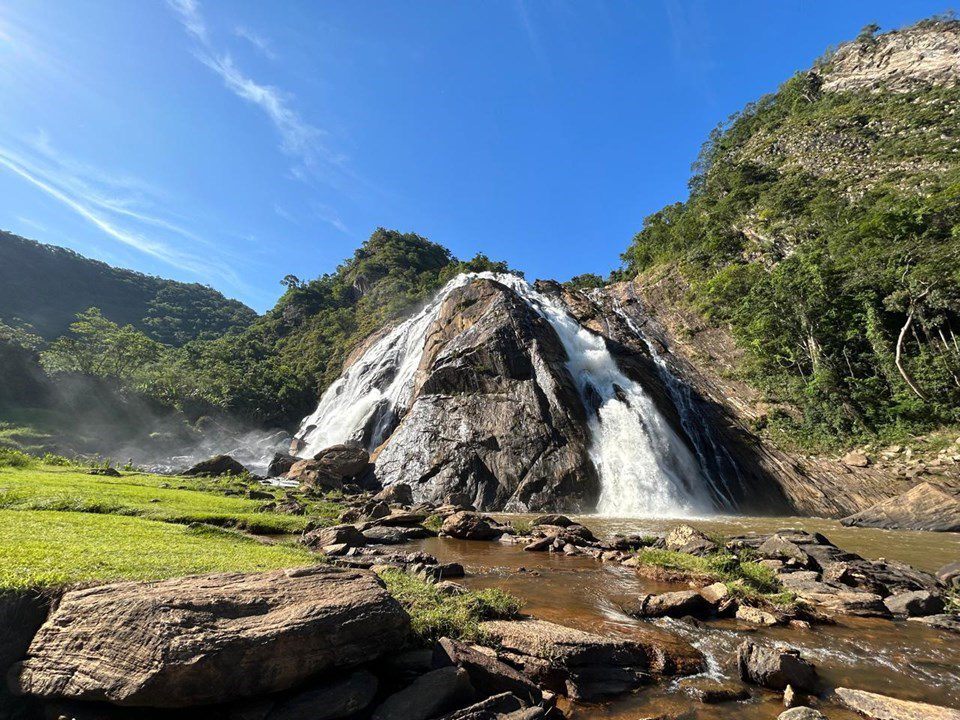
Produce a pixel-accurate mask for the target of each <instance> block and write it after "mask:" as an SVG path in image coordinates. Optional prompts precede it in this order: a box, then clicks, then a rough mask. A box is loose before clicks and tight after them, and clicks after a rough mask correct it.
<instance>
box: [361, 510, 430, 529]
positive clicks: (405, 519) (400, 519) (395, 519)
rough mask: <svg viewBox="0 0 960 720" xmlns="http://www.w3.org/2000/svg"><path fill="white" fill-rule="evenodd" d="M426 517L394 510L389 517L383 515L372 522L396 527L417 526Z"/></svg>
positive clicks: (421, 514) (406, 511) (420, 514)
mask: <svg viewBox="0 0 960 720" xmlns="http://www.w3.org/2000/svg"><path fill="white" fill-rule="evenodd" d="M426 519H427V516H426V515H425V514H423V513H416V512H410V511H408V510H394V511H393V512H391V513H390V514H389V515H384V516H383V517H382V518H378V519H377V520H375V521H374V522H376V524H377V525H387V526H397V525H401V526H403V525H419V524H420V523H422V522H423V521H424V520H426Z"/></svg>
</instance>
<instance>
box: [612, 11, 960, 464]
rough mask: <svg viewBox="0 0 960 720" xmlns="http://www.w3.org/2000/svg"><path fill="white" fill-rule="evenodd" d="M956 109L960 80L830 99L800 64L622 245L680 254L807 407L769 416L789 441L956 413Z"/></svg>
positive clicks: (630, 264) (694, 291)
mask: <svg viewBox="0 0 960 720" xmlns="http://www.w3.org/2000/svg"><path fill="white" fill-rule="evenodd" d="M875 30H876V29H875V28H870V27H869V26H868V28H866V29H865V32H866V33H867V35H869V38H868V37H866V36H864V38H862V40H861V41H863V42H867V41H870V38H872V37H873V33H874V32H875ZM958 103H960V89H957V88H929V89H923V90H916V91H913V92H902V93H893V92H886V91H880V92H831V93H824V92H822V90H821V82H820V77H819V76H818V75H817V74H816V73H799V74H797V75H796V76H794V77H793V78H791V79H790V80H788V81H787V82H786V83H784V85H783V86H782V87H781V88H780V90H779V91H778V92H777V93H775V94H773V95H771V96H767V97H764V98H762V99H760V100H759V101H758V102H756V103H754V104H751V105H749V106H748V107H747V108H745V109H744V111H743V112H741V113H739V114H738V115H736V116H734V117H733V118H732V119H731V121H730V122H729V123H727V124H725V125H723V126H721V127H720V128H718V129H717V130H716V131H714V132H713V133H712V134H711V136H710V137H709V139H708V140H707V142H706V143H705V145H704V148H703V150H702V151H701V155H700V158H699V160H698V162H697V164H696V165H695V166H694V172H695V174H694V177H693V178H692V180H691V182H690V187H691V195H690V198H689V199H688V200H687V201H686V202H684V203H676V204H674V205H670V206H668V207H666V208H664V209H663V210H661V211H660V212H658V213H655V214H653V215H651V216H650V217H648V218H647V219H646V220H645V222H644V227H643V229H642V230H641V231H640V232H639V233H638V234H637V235H636V237H635V238H634V239H633V242H632V243H631V244H630V246H629V247H628V248H627V250H626V252H625V253H624V254H623V261H624V269H623V270H622V271H621V272H620V274H619V276H620V277H633V276H635V275H636V274H638V273H641V272H643V271H645V270H647V269H648V268H652V267H654V266H657V265H661V264H665V263H671V264H675V265H678V266H680V268H681V269H682V270H683V272H684V274H685V275H686V277H687V279H688V280H689V284H690V291H689V296H688V298H687V300H688V302H689V303H690V304H691V305H692V306H693V307H694V308H695V309H697V310H699V311H700V312H701V313H702V314H703V315H704V316H706V317H707V318H708V319H709V320H711V321H712V322H714V323H717V324H723V325H726V326H728V327H729V328H730V330H731V332H732V334H733V336H734V338H735V339H736V341H737V343H738V345H739V346H740V347H741V348H743V350H744V351H745V357H746V360H745V363H744V365H743V367H742V369H741V373H742V376H743V377H744V379H746V380H748V381H749V382H751V383H752V384H754V385H755V386H756V387H758V388H760V389H761V390H762V391H764V392H765V394H766V396H767V400H768V401H769V402H770V403H772V404H775V405H776V404H782V405H783V406H792V407H794V408H797V409H798V410H799V412H784V413H778V412H773V413H771V416H770V418H769V432H770V433H771V434H773V435H774V436H775V437H778V438H781V439H782V440H783V441H784V442H787V443H790V444H798V445H803V446H806V447H810V448H814V449H819V448H823V447H827V446H832V445H844V444H849V443H851V442H856V441H859V440H862V439H866V438H871V437H877V436H883V437H891V436H896V435H897V434H898V433H899V434H904V433H907V432H922V431H926V430H928V429H930V428H931V427H935V426H937V425H941V424H948V423H955V422H957V421H958V420H960V337H958V333H960V155H958V145H957V141H958V137H960V136H958V134H957V124H956V122H957V121H956V116H955V108H956V106H957V104H958ZM837 138H840V139H839V140H837ZM794 144H796V145H798V146H799V147H802V148H804V149H803V150H797V151H792V150H791V149H790V148H791V147H792V146H793V145H794ZM835 148H842V150H837V149H835ZM850 148H853V150H850ZM910 318H912V320H911V321H910V323H908V319H910ZM905 326H908V327H907V328H906V330H904V328H905ZM901 332H903V336H904V337H903V343H902V347H901V356H902V362H901V365H902V369H901V368H898V366H897V363H896V362H895V356H896V347H897V342H898V338H899V337H900V335H901ZM911 383H912V384H913V385H915V387H916V390H915V389H913V388H911V386H910V385H911ZM921 395H922V397H921Z"/></svg>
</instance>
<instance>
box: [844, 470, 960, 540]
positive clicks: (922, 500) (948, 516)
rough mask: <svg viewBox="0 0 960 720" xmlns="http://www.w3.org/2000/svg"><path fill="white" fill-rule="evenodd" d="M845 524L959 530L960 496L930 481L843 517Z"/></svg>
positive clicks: (890, 528)
mask: <svg viewBox="0 0 960 720" xmlns="http://www.w3.org/2000/svg"><path fill="white" fill-rule="evenodd" d="M840 522H842V523H843V524H844V525H851V526H855V527H876V528H885V529H887V530H933V531H938V532H958V531H960V497H958V493H957V492H956V491H953V490H947V489H946V488H942V487H940V486H938V485H934V484H932V483H929V482H925V483H920V484H919V485H917V486H915V487H913V488H911V489H910V490H908V491H907V492H905V493H903V494H902V495H897V496H896V497H893V498H890V499H889V500H884V501H883V502H879V503H877V504H876V505H873V506H872V507H869V508H867V509H866V510H862V511H860V512H858V513H855V514H853V515H850V516H848V517H845V518H843V519H842V520H841V521H840Z"/></svg>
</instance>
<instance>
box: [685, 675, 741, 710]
mask: <svg viewBox="0 0 960 720" xmlns="http://www.w3.org/2000/svg"><path fill="white" fill-rule="evenodd" d="M681 687H682V688H683V689H684V690H686V691H687V692H688V693H689V694H690V695H692V696H693V697H695V698H696V699H697V700H699V701H700V702H702V703H704V704H705V705H715V704H716V703H723V702H737V701H740V700H746V699H748V698H749V697H750V691H749V690H747V689H746V688H745V687H744V686H743V685H740V684H736V683H731V682H721V681H719V680H712V679H710V678H693V679H691V680H686V681H683V682H682V683H681Z"/></svg>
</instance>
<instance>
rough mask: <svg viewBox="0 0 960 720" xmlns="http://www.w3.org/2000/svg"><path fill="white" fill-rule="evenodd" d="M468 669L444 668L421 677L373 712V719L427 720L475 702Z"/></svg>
mask: <svg viewBox="0 0 960 720" xmlns="http://www.w3.org/2000/svg"><path fill="white" fill-rule="evenodd" d="M475 695H476V693H475V692H474V689H473V687H472V686H471V685H470V678H469V675H468V674H467V671H466V670H463V669H462V668H459V667H445V668H440V669H438V670H432V671H431V672H428V673H427V674H426V675H421V676H420V677H418V678H417V679H416V680H414V681H413V683H411V684H410V685H408V686H407V687H406V688H404V689H403V690H401V691H400V692H397V693H394V694H393V695H391V696H390V697H388V698H387V699H386V700H384V701H383V703H382V704H380V705H379V706H378V707H377V709H376V710H374V711H373V716H372V717H373V720H428V718H433V717H436V716H437V715H441V714H443V713H445V712H449V711H451V710H456V709H458V708H461V707H464V706H465V705H468V704H470V703H472V702H473V699H474V697H475Z"/></svg>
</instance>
